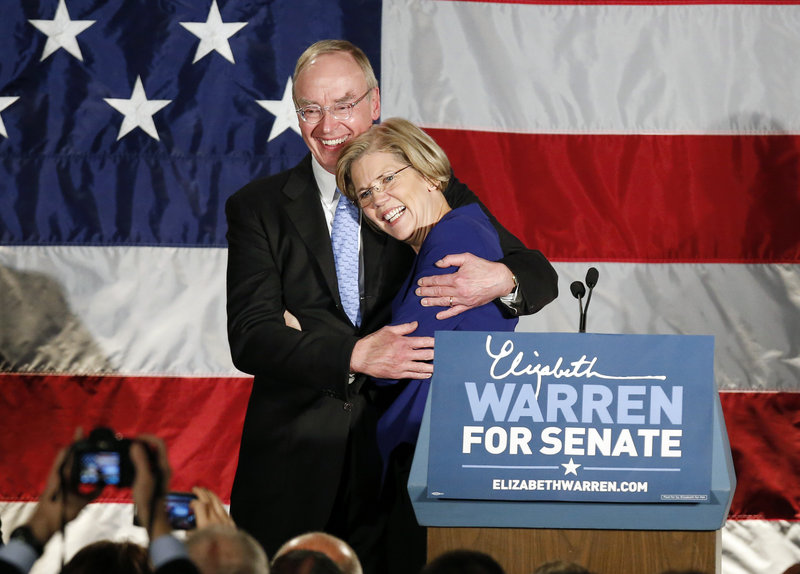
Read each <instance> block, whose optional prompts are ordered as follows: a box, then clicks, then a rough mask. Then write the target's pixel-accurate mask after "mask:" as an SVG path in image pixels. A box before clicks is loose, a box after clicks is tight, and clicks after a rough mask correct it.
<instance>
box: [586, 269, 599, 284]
mask: <svg viewBox="0 0 800 574" xmlns="http://www.w3.org/2000/svg"><path fill="white" fill-rule="evenodd" d="M598 277H600V272H599V271H598V270H597V268H596V267H589V270H588V271H587V272H586V286H587V287H588V288H589V289H594V286H595V285H597V278H598Z"/></svg>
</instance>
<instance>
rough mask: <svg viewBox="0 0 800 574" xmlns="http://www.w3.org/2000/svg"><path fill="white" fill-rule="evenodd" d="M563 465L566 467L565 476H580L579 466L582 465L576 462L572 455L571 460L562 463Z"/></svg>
mask: <svg viewBox="0 0 800 574" xmlns="http://www.w3.org/2000/svg"><path fill="white" fill-rule="evenodd" d="M561 466H563V467H564V476H567V475H568V474H574V475H575V476H578V468H580V467H581V466H582V465H580V464H575V462H574V461H573V460H572V457H570V459H569V462H567V463H562V464H561Z"/></svg>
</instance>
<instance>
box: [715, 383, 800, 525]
mask: <svg viewBox="0 0 800 574" xmlns="http://www.w3.org/2000/svg"><path fill="white" fill-rule="evenodd" d="M720 398H721V401H722V410H723V412H724V414H725V425H726V427H727V429H728V437H729V439H730V443H731V453H732V455H733V464H734V467H735V469H736V492H735V493H734V496H733V502H732V503H731V510H730V517H731V518H734V519H747V518H767V519H785V520H797V519H798V518H800V484H798V481H797V477H798V476H800V435H798V432H797V429H798V428H800V393H755V392H735V393H726V392H723V393H720Z"/></svg>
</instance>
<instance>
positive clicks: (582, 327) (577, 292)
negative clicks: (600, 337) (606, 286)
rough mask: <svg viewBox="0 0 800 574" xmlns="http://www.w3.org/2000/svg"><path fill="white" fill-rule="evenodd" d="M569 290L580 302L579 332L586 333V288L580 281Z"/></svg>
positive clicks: (574, 283) (574, 282)
mask: <svg viewBox="0 0 800 574" xmlns="http://www.w3.org/2000/svg"><path fill="white" fill-rule="evenodd" d="M569 290H570V291H572V295H573V296H574V297H575V298H576V299H577V300H578V309H579V311H580V314H579V315H578V332H579V333H584V332H585V331H586V320H585V319H584V314H583V296H584V295H586V287H584V286H583V283H581V282H580V281H573V282H572V284H571V285H570V286H569Z"/></svg>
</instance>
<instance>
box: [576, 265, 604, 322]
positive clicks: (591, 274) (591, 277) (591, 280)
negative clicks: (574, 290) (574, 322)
mask: <svg viewBox="0 0 800 574" xmlns="http://www.w3.org/2000/svg"><path fill="white" fill-rule="evenodd" d="M599 277H600V272H599V271H598V270H597V268H596V267H589V270H588V271H587V272H586V286H587V287H588V288H589V294H588V295H587V296H586V305H584V307H583V317H582V318H581V333H585V332H586V313H588V312H589V303H590V302H591V301H592V290H593V289H594V286H595V285H597V279H598V278H599Z"/></svg>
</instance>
